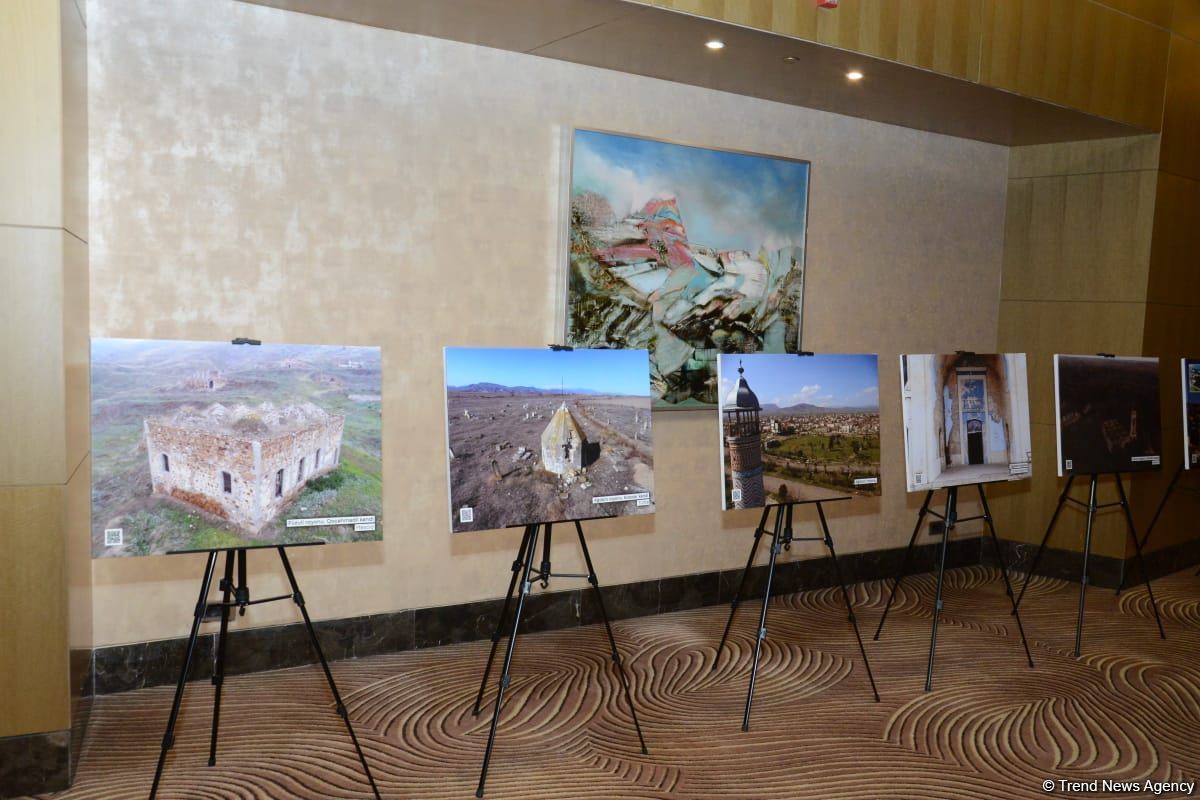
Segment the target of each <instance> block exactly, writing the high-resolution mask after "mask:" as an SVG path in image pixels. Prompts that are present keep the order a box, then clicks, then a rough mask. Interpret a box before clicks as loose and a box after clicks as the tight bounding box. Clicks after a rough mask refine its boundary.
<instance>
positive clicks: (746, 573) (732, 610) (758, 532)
mask: <svg viewBox="0 0 1200 800" xmlns="http://www.w3.org/2000/svg"><path fill="white" fill-rule="evenodd" d="M769 513H771V507H770V506H763V512H762V518H761V519H759V521H758V527H757V528H755V529H754V544H753V545H751V547H750V557H749V558H747V559H746V568H745V569H744V570H742V580H741V582H740V583H739V584H738V588H737V591H736V592H734V593H733V602H732V603H730V604H729V620H728V621H726V623H725V632H724V633H723V634H721V643H720V644H719V645H717V654H716V657H714V658H713V665H712V668H713V671H716V669H717V663H718V662H719V661H720V660H721V653H722V652H723V651H724V650H725V641H726V640H727V639H728V638H729V629H730V627H732V626H733V615H734V614H736V613H737V610H738V603H739V602H741V599H742V593H743V592H745V591H746V582H747V581H748V580H749V579H750V568H751V567H753V566H754V557H755V556H756V555H758V543H759V541H761V540H762V535H763V534H764V533H765V532H766V530H765V529H766V527H767V514H769Z"/></svg>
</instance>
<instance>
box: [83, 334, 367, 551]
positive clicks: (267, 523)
mask: <svg viewBox="0 0 1200 800" xmlns="http://www.w3.org/2000/svg"><path fill="white" fill-rule="evenodd" d="M380 376H381V353H380V349H379V348H378V347H349V346H347V347H342V346H336V345H334V346H329V345H291V344H263V345H234V344H231V343H230V342H195V341H168V340H153V339H93V340H92V372H91V401H92V407H91V420H92V556H93V557H94V558H104V557H120V556H145V555H156V554H161V553H167V552H170V551H173V550H203V549H219V548H228V547H256V546H262V545H273V544H296V543H301V542H313V541H324V542H331V543H332V542H360V541H375V540H379V539H381V538H382V536H383V529H382V515H383V480H382V475H383V470H382V463H383V461H382V447H383V425H382V411H381V401H382V396H381V392H382V390H381V381H380Z"/></svg>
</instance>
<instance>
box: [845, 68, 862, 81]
mask: <svg viewBox="0 0 1200 800" xmlns="http://www.w3.org/2000/svg"><path fill="white" fill-rule="evenodd" d="M846 77H847V78H848V79H849V80H852V81H861V80H862V78H863V74H862V73H861V72H859V71H858V70H856V69H852V70H850V71H849V72H847V73H846Z"/></svg>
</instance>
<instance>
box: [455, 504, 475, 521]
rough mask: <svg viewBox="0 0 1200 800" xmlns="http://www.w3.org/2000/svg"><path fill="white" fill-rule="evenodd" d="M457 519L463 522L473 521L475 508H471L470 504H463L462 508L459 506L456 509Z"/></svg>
mask: <svg viewBox="0 0 1200 800" xmlns="http://www.w3.org/2000/svg"><path fill="white" fill-rule="evenodd" d="M458 521H459V522H463V523H466V522H474V521H475V509H473V508H471V507H470V506H463V507H462V508H460V509H459V510H458Z"/></svg>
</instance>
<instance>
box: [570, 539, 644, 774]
mask: <svg viewBox="0 0 1200 800" xmlns="http://www.w3.org/2000/svg"><path fill="white" fill-rule="evenodd" d="M575 532H576V533H577V534H579V546H580V548H581V549H582V550H583V560H584V563H585V564H587V571H588V583H590V584H591V585H592V588H593V589H595V590H596V602H597V603H598V604H599V605H600V616H601V617H602V618H603V619H604V630H605V631H606V632H607V633H608V645H609V647H610V648H611V649H612V660H613V663H614V664H616V665H617V674H618V675H619V676H620V678H621V687H622V688H623V689H624V690H625V702H627V703H628V704H629V715H630V716H631V717H633V728H634V730H636V731H637V736H638V742H639V743H640V744H641V746H642V755H644V756H645V755H649V754H650V751H649V750H647V749H646V739H645V737H644V736H642V726H641V723H639V722H638V717H637V709H636V708H634V706H633V691H632V690H631V689H630V681H629V676H628V675H627V674H626V673H625V665H624V664H623V663H622V661H621V651H620V650H618V649H617V639H616V637H615V636H613V629H612V624H611V623H610V622H609V621H608V609H606V608H605V607H604V592H602V591H601V590H600V579H599V578H597V577H596V568H595V567H594V566H592V554H591V553H589V552H588V546H587V540H586V539H585V538H584V537H583V526H582V525H580V524H579V520H575Z"/></svg>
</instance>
